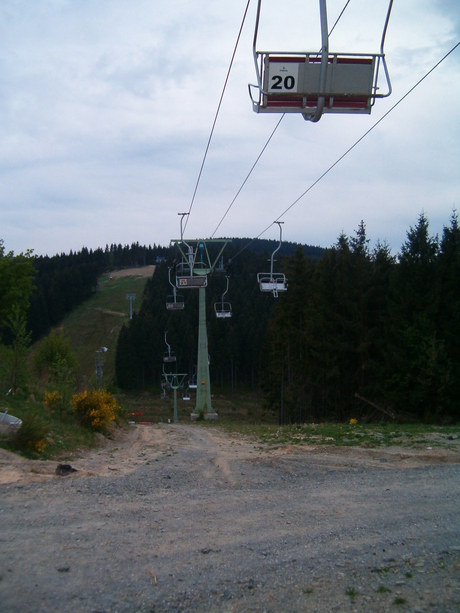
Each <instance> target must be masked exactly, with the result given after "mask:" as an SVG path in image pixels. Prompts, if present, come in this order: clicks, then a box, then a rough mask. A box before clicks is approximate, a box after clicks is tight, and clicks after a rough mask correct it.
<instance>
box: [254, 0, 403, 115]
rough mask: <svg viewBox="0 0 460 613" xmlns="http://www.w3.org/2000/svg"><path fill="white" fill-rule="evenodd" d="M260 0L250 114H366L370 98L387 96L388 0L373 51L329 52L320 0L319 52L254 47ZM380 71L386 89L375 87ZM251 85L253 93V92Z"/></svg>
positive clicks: (323, 5) (372, 101)
mask: <svg viewBox="0 0 460 613" xmlns="http://www.w3.org/2000/svg"><path fill="white" fill-rule="evenodd" d="M261 4H262V0H258V5H257V16H256V24H255V31H254V39H253V56H254V64H255V68H256V76H257V85H251V84H250V85H249V95H250V97H251V100H252V105H253V110H254V111H255V112H256V113H301V114H302V115H303V117H304V119H306V120H308V121H313V122H317V121H319V120H320V119H321V116H322V115H323V113H353V114H370V112H371V110H372V107H373V106H374V104H375V101H376V99H378V98H386V97H387V96H389V95H390V94H391V91H392V88H391V82H390V76H389V73H388V68H387V64H386V60H385V53H384V44H385V37H386V31H387V27H388V22H389V19H390V13H391V9H392V6H393V0H389V5H388V10H387V16H386V20H385V24H384V28H383V34H382V39H381V43H380V52H379V53H331V52H329V35H328V26H327V7H326V0H319V8H320V22H321V50H320V51H319V52H318V51H314V52H303V51H299V52H283V51H259V50H257V36H258V31H259V20H260V12H261ZM382 70H383V73H384V76H385V80H386V91H385V92H384V93H380V91H379V89H380V88H379V75H380V73H381V72H382ZM253 89H257V90H258V93H257V97H254V95H253Z"/></svg>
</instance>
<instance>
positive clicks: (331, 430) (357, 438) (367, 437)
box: [221, 420, 459, 448]
mask: <svg viewBox="0 0 460 613" xmlns="http://www.w3.org/2000/svg"><path fill="white" fill-rule="evenodd" d="M221 423H222V427H223V428H225V429H226V430H228V431H232V432H235V431H236V430H238V431H240V432H241V433H243V434H246V435H252V436H255V437H257V439H258V440H260V442H261V443H264V444H267V445H270V446H280V445H335V446H339V447H364V448H380V447H390V446H404V447H426V446H430V447H438V446H445V445H446V440H447V437H448V436H449V435H451V434H455V433H458V430H459V428H458V427H456V426H433V425H426V424H385V423H383V424H362V425H354V426H350V425H349V424H338V423H323V424H292V425H288V426H278V425H273V424H272V425H270V424H259V425H250V424H245V425H241V424H237V423H234V422H226V421H225V420H224V421H223V422H221Z"/></svg>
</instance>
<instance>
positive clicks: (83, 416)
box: [0, 275, 146, 458]
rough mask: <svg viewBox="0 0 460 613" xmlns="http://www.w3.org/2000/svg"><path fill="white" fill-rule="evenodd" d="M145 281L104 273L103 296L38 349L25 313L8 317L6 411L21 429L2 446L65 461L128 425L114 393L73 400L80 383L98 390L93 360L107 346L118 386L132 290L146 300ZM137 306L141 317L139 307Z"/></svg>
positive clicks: (1, 380)
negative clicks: (121, 336)
mask: <svg viewBox="0 0 460 613" xmlns="http://www.w3.org/2000/svg"><path fill="white" fill-rule="evenodd" d="M145 282H146V278H145V277H140V276H135V277H116V276H115V275H114V276H113V278H112V279H111V278H110V276H109V275H105V276H103V277H102V278H101V279H100V285H99V291H98V292H97V293H94V294H92V296H91V297H90V298H89V299H88V300H87V301H86V302H85V303H84V304H83V305H81V306H80V307H79V308H78V309H76V310H75V311H73V312H72V313H71V314H70V315H69V316H68V317H67V318H66V319H65V320H64V322H63V323H62V324H61V326H60V328H59V330H58V331H53V332H52V333H51V334H49V335H48V336H47V337H45V338H43V339H42V340H41V341H40V342H39V343H37V344H36V345H35V346H33V347H32V348H30V347H29V338H30V335H29V334H28V333H26V331H25V318H24V316H23V315H21V314H18V313H17V307H15V306H14V305H13V306H12V307H11V309H10V314H9V315H6V316H5V329H6V330H7V332H8V331H9V333H10V336H11V341H10V344H9V345H0V358H1V360H0V394H1V397H2V403H1V405H0V411H1V412H3V411H5V410H7V411H8V413H9V414H10V415H14V416H15V417H18V418H19V419H21V420H22V422H23V424H22V426H21V428H20V429H19V431H18V432H17V433H16V434H15V435H13V433H11V432H10V433H8V435H7V436H5V435H3V436H2V437H1V439H0V445H1V446H2V447H4V448H7V449H10V450H17V451H20V452H21V453H23V454H25V455H26V456H28V457H33V458H39V457H40V458H65V457H66V456H67V455H68V454H70V453H72V452H75V451H76V450H78V449H82V448H86V447H90V446H92V445H94V444H95V442H96V440H97V439H96V436H95V432H94V430H99V431H104V432H106V431H107V429H108V428H109V427H110V424H111V423H112V422H114V421H115V422H116V423H123V421H124V419H125V415H124V412H123V410H122V409H121V407H120V402H118V401H117V399H116V398H115V397H113V396H112V395H110V394H108V392H106V391H103V390H97V391H95V392H91V391H90V392H88V393H87V394H86V396H85V398H83V396H84V395H85V394H84V393H83V394H81V393H80V395H78V394H77V396H76V400H75V402H74V401H73V398H74V396H75V394H76V393H77V392H78V391H81V390H82V386H83V389H84V387H87V388H90V389H91V388H92V387H94V386H95V384H96V380H95V374H94V370H95V367H94V358H95V352H96V350H97V349H98V348H100V347H101V346H107V347H108V348H109V351H108V353H107V354H105V355H107V357H108V359H107V363H106V364H105V365H104V383H107V384H110V385H112V386H113V374H114V366H113V365H114V361H115V356H114V353H115V344H116V338H117V335H118V331H119V329H120V327H121V325H122V322H123V321H124V320H128V319H129V303H128V302H127V301H126V293H127V292H130V293H131V292H135V293H137V294H138V296H139V300H138V303H140V302H141V297H142V292H143V287H144V285H145ZM133 306H134V312H136V306H137V305H136V303H134V305H133ZM118 309H119V311H118ZM122 309H123V310H124V312H123V311H122ZM94 321H96V323H97V325H96V326H94V325H93V324H94ZM8 326H9V327H8ZM110 352H112V356H110ZM110 357H111V359H110ZM9 390H11V391H10V393H9V394H8V395H6V394H7V392H8V391H9ZM76 407H77V409H78V410H77V411H76V410H75V408H76Z"/></svg>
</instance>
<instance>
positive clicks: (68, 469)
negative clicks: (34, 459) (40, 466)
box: [56, 464, 77, 477]
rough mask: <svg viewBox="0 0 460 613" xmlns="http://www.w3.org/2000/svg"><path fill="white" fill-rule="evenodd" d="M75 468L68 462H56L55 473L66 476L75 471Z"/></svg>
mask: <svg viewBox="0 0 460 613" xmlns="http://www.w3.org/2000/svg"><path fill="white" fill-rule="evenodd" d="M76 472H77V469H76V468H74V467H73V466H71V465H70V464H58V465H57V468H56V474H57V475H59V476H60V477H67V476H68V475H70V474H72V473H76Z"/></svg>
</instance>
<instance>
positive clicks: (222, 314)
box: [214, 276, 232, 319]
mask: <svg viewBox="0 0 460 613" xmlns="http://www.w3.org/2000/svg"><path fill="white" fill-rule="evenodd" d="M228 283H229V277H228V276H227V288H226V290H225V292H224V293H223V294H222V297H221V300H220V302H216V303H215V305H214V312H215V314H216V317H217V318H218V319H227V318H228V317H231V316H232V305H231V304H230V302H226V301H225V300H224V298H225V295H226V294H227V292H228Z"/></svg>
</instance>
